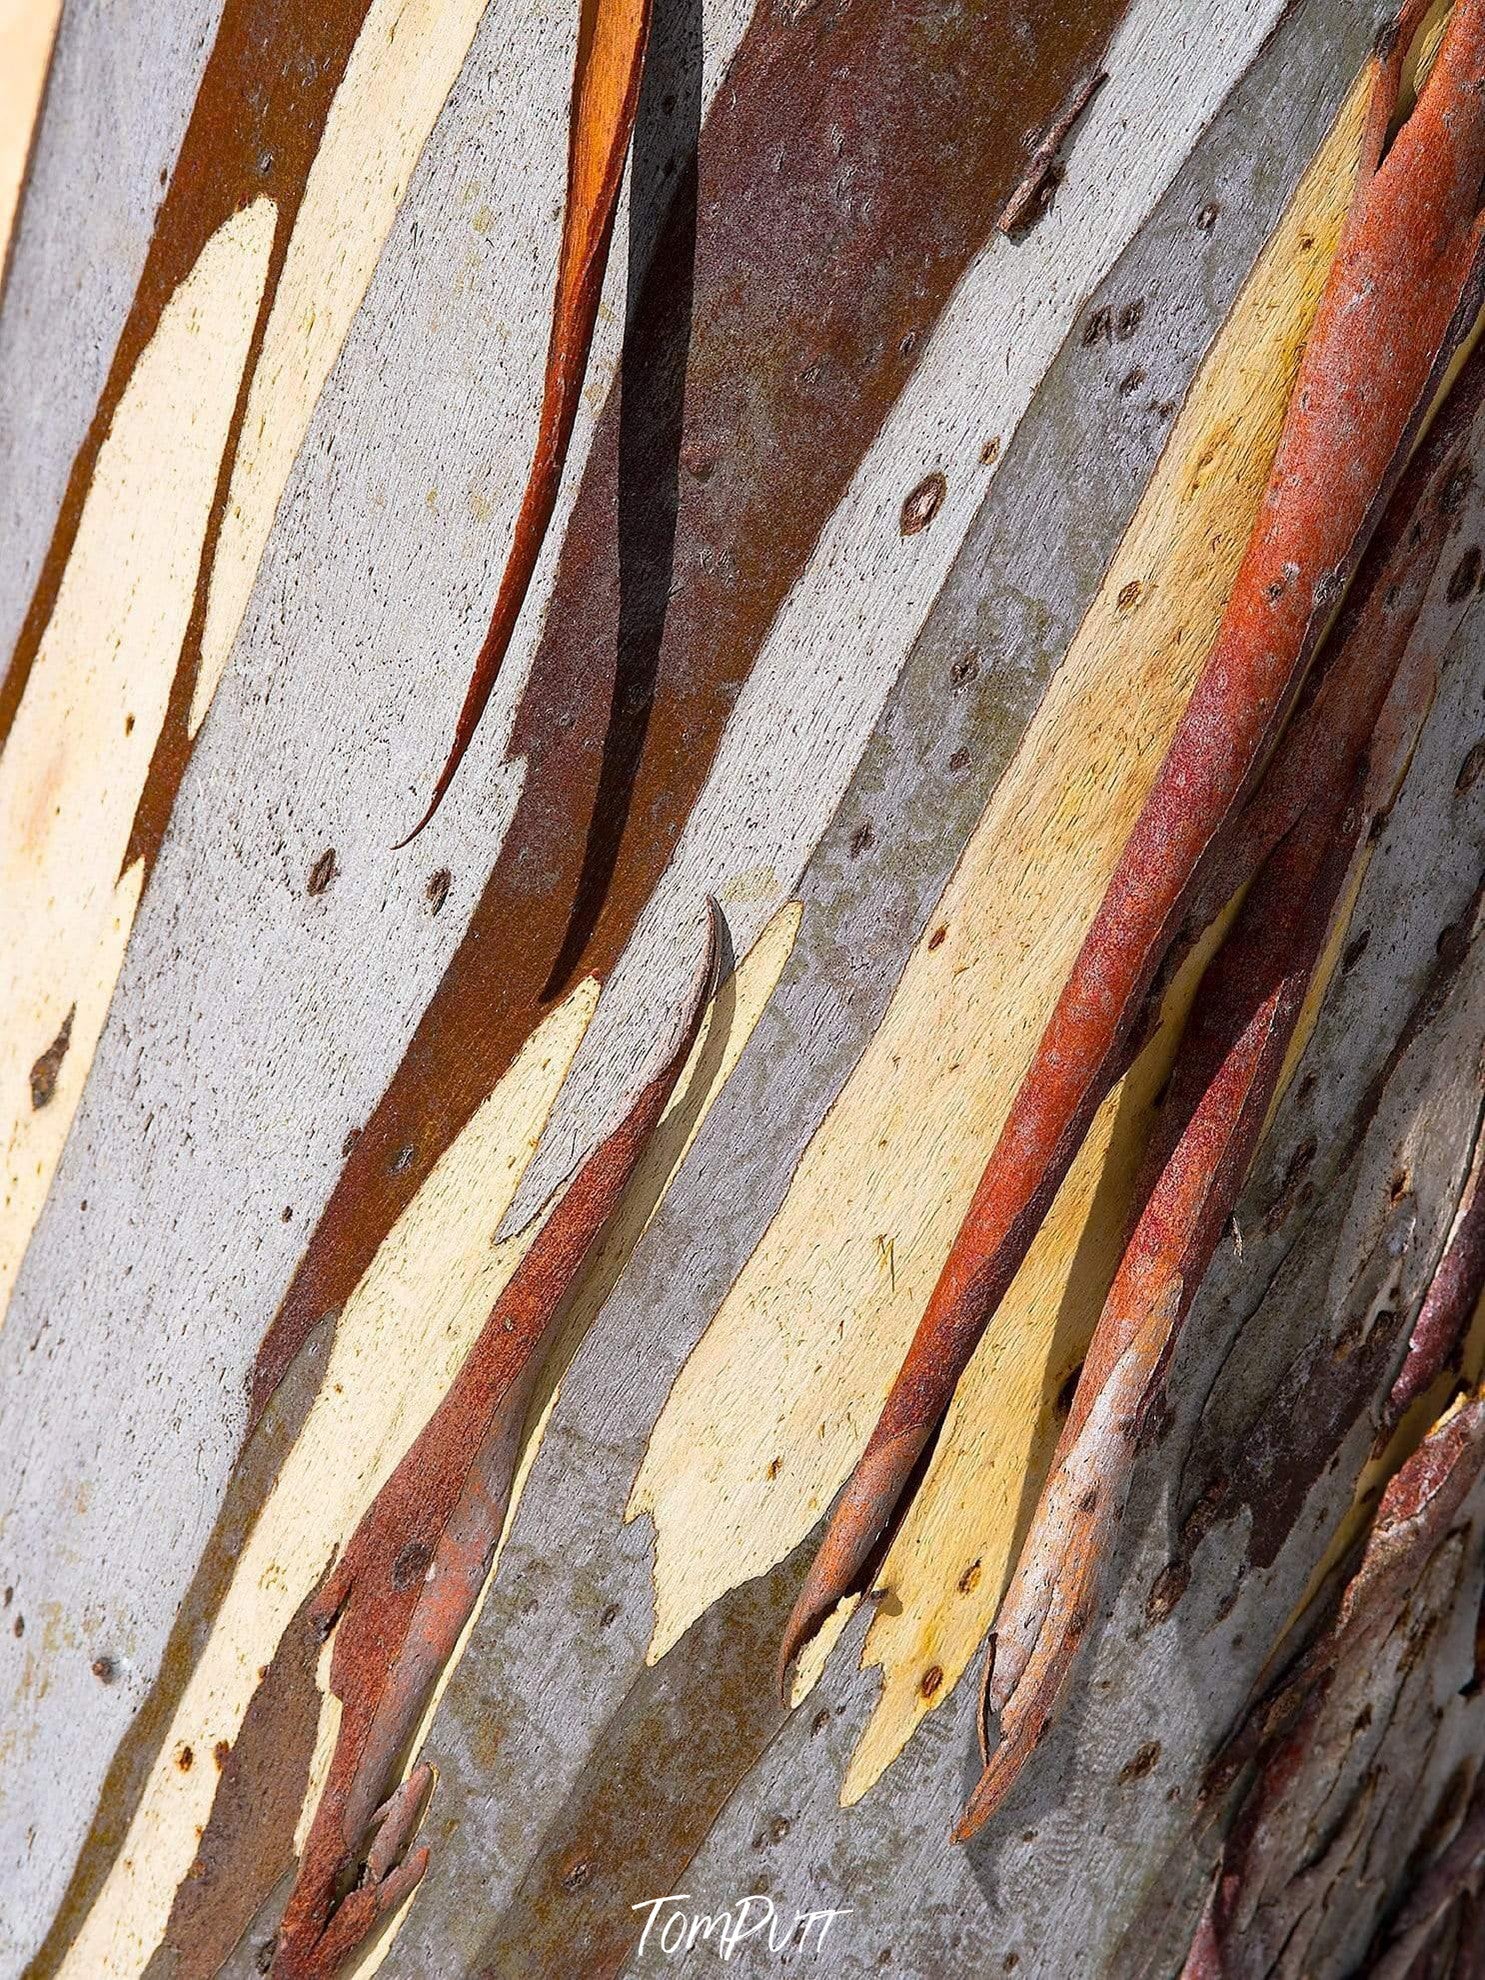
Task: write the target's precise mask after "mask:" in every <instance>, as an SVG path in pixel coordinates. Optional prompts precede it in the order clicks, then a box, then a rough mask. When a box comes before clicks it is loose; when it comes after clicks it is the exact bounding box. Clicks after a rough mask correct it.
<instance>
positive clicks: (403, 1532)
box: [273, 901, 721, 1980]
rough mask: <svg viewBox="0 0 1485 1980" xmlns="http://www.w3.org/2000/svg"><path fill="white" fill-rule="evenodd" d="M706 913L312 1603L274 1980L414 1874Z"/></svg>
mask: <svg viewBox="0 0 1485 1980" xmlns="http://www.w3.org/2000/svg"><path fill="white" fill-rule="evenodd" d="M707 911H708V929H707V942H706V952H705V955H704V957H703V959H702V963H701V967H700V969H699V970H698V972H697V975H696V978H695V980H694V982H693V984H692V987H691V990H690V993H689V995H688V997H687V1001H686V1006H685V1010H684V1013H683V1016H682V1019H681V1021H680V1024H679V1025H678V1028H677V1031H676V1034H675V1036H674V1038H673V1039H672V1041H671V1042H670V1044H669V1045H668V1046H667V1047H666V1051H665V1056H664V1060H663V1063H662V1064H661V1066H660V1068H659V1070H658V1071H657V1072H655V1073H653V1074H652V1075H651V1076H650V1078H649V1080H648V1081H647V1082H646V1084H645V1086H644V1087H643V1088H642V1090H641V1092H640V1094H639V1097H638V1099H636V1100H635V1102H634V1104H633V1106H632V1107H631V1108H630V1110H629V1112H628V1114H627V1115H626V1116H625V1118H624V1119H623V1120H622V1121H621V1122H620V1124H619V1125H618V1127H616V1128H615V1129H614V1131H613V1133H612V1134H611V1135H609V1137H608V1138H607V1140H605V1141H603V1142H601V1143H600V1144H599V1145H598V1147H597V1148H596V1149H595V1150H594V1151H593V1153H592V1154H591V1155H590V1156H589V1157H588V1159H587V1161H586V1162H585V1163H584V1164H583V1166H582V1167H581V1168H580V1169H579V1170H578V1172H577V1174H576V1176H575V1177H574V1178H573V1180H572V1182H571V1183H570V1184H569V1185H568V1187H567V1190H566V1192H565V1194H564V1195H563V1196H562V1198H561V1199H560V1201H559V1202H558V1203H557V1205H556V1207H555V1209H553V1210H552V1211H551V1213H550V1214H549V1216H548V1217H547V1220H546V1223H545V1224H544V1226H543V1228H542V1230H541V1233H540V1235H539V1236H538V1237H537V1238H536V1240H535V1242H534V1243H533V1244H532V1246H531V1249H530V1250H529V1251H528V1252H527V1254H526V1256H525V1258H524V1259H523V1260H522V1261H521V1263H520V1265H519V1266H518V1267H517V1269H516V1271H515V1273H514V1274H513V1275H512V1277H511V1280H510V1283H509V1284H508V1285H507V1286H506V1288H505V1290H504V1292H503V1293H501V1295H500V1297H499V1299H498V1300H497V1301H496V1302H495V1305H494V1307H493V1308H492V1309H491V1312H490V1316H489V1318H488V1319H487V1320H486V1322H485V1324H484V1326H483V1327H482V1328H481V1330H480V1333H479V1335H478V1337H477V1339H476V1340H475V1343H474V1346H473V1347H472V1348H471V1349H470V1351H469V1354H468V1355H467V1356H466V1358H465V1361H464V1364H463V1366H462V1367H461V1368H460V1370H459V1373H458V1375H457V1376H456V1377H455V1379H454V1383H453V1386H452V1387H451V1388H450V1390H449V1392H448V1394H447V1396H445V1398H444V1400H443V1401H442V1402H441V1403H440V1404H439V1406H438V1408H437V1410H436V1411H435V1412H434V1414H433V1416H432V1417H431V1418H430V1419H429V1421H428V1423H427V1424H426V1425H425V1426H424V1428H423V1430H422V1431H421V1432H420V1434H419V1435H418V1437H417V1438H416V1439H415V1440H414V1442H413V1444H412V1446H411V1447H410V1448H409V1450H408V1451H407V1453H406V1455H405V1456H404V1457H403V1458H402V1460H401V1462H400V1463H399V1464H398V1466H397V1468H396V1470H395V1471H394V1472H393V1473H392V1475H391V1477H390V1478H389V1479H388V1480H387V1482H386V1484H385V1485H384V1486H383V1487H382V1489H381V1490H380V1492H378V1494H377V1496H376V1498H375V1499H374V1501H373V1502H372V1504H371V1506H370V1507H369V1509H368V1510H367V1512H366V1514H365V1516H364V1517H363V1518H362V1520H361V1523H360V1525H359V1526H358V1527H357V1528H356V1531H355V1532H354V1533H353V1534H352V1536H351V1539H350V1542H349V1543H348V1545H347V1547H346V1550H345V1552H344V1554H343V1555H342V1556H341V1558H340V1560H339V1562H338V1563H337V1565H336V1567H335V1568H334V1570H333V1571H332V1572H331V1573H330V1575H329V1576H328V1577H327V1578H326V1581H325V1584H324V1586H323V1587H322V1588H321V1590H320V1592H319V1594H318V1596H317V1597H316V1598H315V1600H314V1602H313V1604H312V1606H311V1609H310V1620H311V1622H312V1623H313V1624H314V1626H315V1627H316V1628H318V1629H319V1630H320V1631H321V1632H322V1633H323V1634H324V1635H326V1636H328V1635H329V1634H330V1633H331V1631H332V1630H333V1631H334V1632H335V1647H334V1652H333V1655H332V1660H331V1666H330V1683H331V1689H332V1690H333V1691H334V1693H335V1695H336V1696H337V1697H338V1698H339V1699H340V1700H341V1702H342V1706H343V1710H342V1713H341V1721H340V1728H339V1732H338V1734H337V1737H336V1743H335V1752H334V1754H333V1756H332V1759H331V1762H330V1772H329V1777H328V1779H327V1781H326V1784H325V1790H324V1793H323V1794H322V1796H321V1798H320V1804H319V1807H318V1808H317V1809H316V1811H315V1817H314V1821H313V1823H312V1825H311V1827H310V1832H309V1835H308V1837H307V1839H306V1841H305V1845H304V1851H303V1854H302V1855H301V1857H300V1860H299V1869H298V1872H297V1875H296V1877H295V1882H294V1888H293V1890H292V1892H291V1893H290V1896H289V1902H288V1905H287V1908H286V1909H285V1912H284V1922H283V1928H282V1930H281V1932H280V1934H279V1941H278V1950H277V1953H276V1956H275V1960H274V1966H273V1971H274V1973H275V1974H277V1975H279V1976H281V1980H327V1976H329V1975H330V1974H333V1973H335V1972H336V1971H337V1970H338V1969H339V1967H340V1966H341V1964H342V1963H343V1962H344V1960H345V1959H346V1958H347V1957H348V1955H349V1953H350V1952H352V1951H353V1950H354V1949H355V1948H356V1947H357V1946H359V1945H360V1944H361V1943H362V1942H363V1940H364V1938H365V1936H366V1934H367V1932H369V1931H370V1930H371V1929H372V1928H373V1927H374V1926H375V1925H376V1924H377V1922H378V1921H379V1920H380V1919H381V1918H383V1917H385V1916H386V1914H387V1913H388V1911H390V1910H391V1909H392V1908H393V1906H394V1905H395V1904H396V1903H399V1902H400V1901H401V1898H402V1897H404V1896H406V1894H407V1892H408V1891H409V1890H410V1889H411V1888H412V1886H413V1885H414V1884H416V1882H417V1880H418V1878H419V1877H420V1876H421V1875H422V1869H423V1866H424V1865H425V1864H426V1860H427V1851H426V1850H419V1851H416V1852H414V1853H413V1854H412V1855H404V1851H405V1849H406V1844H407V1842H408V1840H409V1839H410V1837H411V1835H412V1833H413V1830H414V1829H415V1827H416V1821H415V1817H416V1814H417V1811H418V1809H419V1808H420V1807H421V1804H422V1801H423V1799H424V1794H423V1790H424V1789H425V1788H426V1786H427V1784H428V1778H429V1776H428V1770H427V1769H426V1768H419V1769H417V1770H415V1771H414V1773H413V1774H412V1775H411V1776H410V1777H409V1779H408V1780H407V1781H406V1782H404V1783H403V1784H402V1785H401V1786H400V1787H398V1786H396V1785H395V1782H396V1776H397V1773H398V1770H399V1769H400V1767H401V1766H402V1764H403V1759H404V1755H405V1752H406V1748H407V1745H408V1742H409V1740H410V1739H411V1738H412V1736H413V1734H414V1732H415V1730H416V1728H417V1725H418V1722H419V1720H420V1718H421V1717H422V1714H423V1711H424V1708H425V1707H426V1705H427V1702H428V1699H429V1697H430V1696H431V1694H432V1690H433V1686H434V1684H435V1682H436V1680H437V1677H438V1674H439V1672H440V1671H441V1670H442V1669H443V1667H444V1665H445V1664H446V1663H447V1662H448V1659H449V1657H450V1656H451V1655H452V1654H453V1651H454V1648H455V1645H456V1644H457V1642H458V1640H459V1635H460V1632H461V1631H462V1629H463V1628H464V1625H465V1623H466V1622H467V1621H468V1619H469V1617H470V1614H471V1613H472V1611H473V1609H474V1605H475V1602H476V1601H477V1599H478V1597H479V1592H480V1589H481V1588H482V1587H483V1586H484V1582H485V1577H486V1574H487V1573H488V1571H489V1565H490V1560H491V1557H492V1555H493V1553H494V1550H495V1546H496V1543H497V1542H498V1540H499V1538H500V1533H501V1528H502V1526H503V1525H504V1521H505V1514H506V1509H507V1506H508V1504H509V1501H510V1488H511V1481H512V1478H513V1476H514V1473H515V1464H516V1456H517V1451H518V1446H519V1440H520V1435H521V1430H522V1426H523V1425H524V1423H525V1419H526V1411H527V1405H528V1403H529V1401H530V1398H531V1393H532V1390H533V1388H534V1386H535V1382H536V1378H537V1375H538V1373H539V1371H540V1368H541V1365H542V1361H543V1358H544V1351H545V1348H546V1345H547V1343H548V1341H549V1340H550V1338H551V1336H552V1333H553V1331H554V1330H555V1328H556V1327H557V1325H558V1324H559V1323H560V1320H561V1317H562V1314H563V1313H564V1311H565V1308H566V1300H567V1295H568V1294H569V1292H570V1291H571V1289H572V1287H573V1285H574V1283H575V1281H576V1280H577V1278H578V1276H579V1275H580V1273H581V1272H582V1270H583V1267H584V1265H585V1264H586V1262H587V1261H588V1259H589V1258H590V1257H591V1255H592V1253H593V1250H594V1247H595V1246H596V1245H597V1243H598V1242H599V1240H600V1238H601V1236H602V1233H603V1231H604V1229H605V1227H606V1226H607V1224H608V1221H609V1219H610V1217H611V1216H612V1214H613V1212H614V1210H615V1209H616V1208H617V1206H618V1204H619V1201H620V1199H621V1198H622V1196H623V1193H624V1190H625V1188H626V1186H627V1185H628V1182H629V1179H630V1177H631V1176H632V1175H633V1173H634V1168H635V1165H636V1163H637V1162H638V1161H639V1158H640V1156H641V1155H642V1153H643V1152H644V1149H645V1146H646V1144H647V1143H648V1141H649V1139H650V1136H651V1134H652V1133H653V1132H654V1129H655V1126H656V1124H657V1123H658V1121H659V1119H660V1116H661V1114H662V1113H663V1112H664V1109H665V1106H666V1103H667V1102H668V1100H669V1099H670V1096H671V1094H672V1092H673V1091H674V1089H675V1083H676V1080H677V1078H678V1077H679V1075H680V1071H681V1068H682V1066H683V1065H684V1064H685V1061H686V1058H687V1055H688V1054H689V1052H690V1050H691V1047H692V1046H693V1044H694V1043H695V1040H696V1035H697V1032H698V1030H699V1028H700V1024H701V1018H702V1013H703V1012H704V1010H705V1008H706V1004H707V1000H708V998H709V997H710V995H711V993H712V990H713V988H714V984H715V977H716V971H717V964H718V956H719V954H720V947H719V939H718V931H719V924H720V920H721V915H720V911H719V910H718V908H717V906H716V903H715V902H712V901H709V902H708V904H707ZM415 1784H417V1785H416V1786H415ZM348 1878H352V1879H357V1881H355V1882H354V1883H353V1885H352V1888H351V1889H350V1891H349V1893H348V1894H347V1895H345V1896H341V1895H340V1893H341V1892H342V1891H343V1890H345V1886H346V1880H347V1879H348ZM394 1892H395V1893H396V1895H395V1896H394V1895H393V1893H394Z"/></svg>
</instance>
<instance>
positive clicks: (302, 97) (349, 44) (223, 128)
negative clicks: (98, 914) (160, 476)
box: [0, 0, 371, 876]
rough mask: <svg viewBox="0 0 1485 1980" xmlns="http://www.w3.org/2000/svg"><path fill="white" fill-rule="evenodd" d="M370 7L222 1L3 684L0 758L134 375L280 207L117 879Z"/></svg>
mask: <svg viewBox="0 0 1485 1980" xmlns="http://www.w3.org/2000/svg"><path fill="white" fill-rule="evenodd" d="M370 5H371V0H323V4H316V5H314V6H307V5H305V4H303V0H227V4H226V6H225V7H224V8H223V11H222V18H221V22H220V25H219V26H218V28H217V34H216V40H215V42H214V43H213V45H212V51H211V56H210V58H209V60H208V61H207V64H206V70H205V73H204V74H203V76H202V79H201V87H200V90H199V91H198V93H197V97H196V104H195V108H194V109H193V111H192V113H191V121H190V123H189V125H188V126H187V128H186V134H185V137H184V139H183V140H182V142H181V148H180V155H179V156H178V158H177V159H176V162H175V169H174V171H173V172H172V173H171V177H170V184H169V187H168V189H167V190H166V192H165V195H164V198H163V200H162V202H161V205H160V211H159V216H158V218H157V219H156V221H155V231H154V234H153V237H152V238H151V241H150V246H149V252H148V254H147V255H146V257H145V263H144V269H143V271H142V273H141V275H140V278H139V286H138V288H137V290H136V291H135V295H134V301H133V304H132V305H131V307H130V310H129V314H128V317H127V318H126V319H125V323H124V327H123V330H122V332H121V333H120V336H119V341H118V345H117V347H116V349H115V351H114V354H113V361H112V363H111V364H110V365H109V368H108V376H107V378H106V380H105V382H104V386H103V390H102V392H101V393H100V394H99V398H98V407H97V410H96V412H95V413H94V415H93V419H92V423H91V424H90V426H89V427H88V431H87V434H86V437H85V438H84V440H83V443H82V446H81V447H80V448H79V449H78V453H77V458H76V460H75V461H74V462H73V464H72V471H71V473H70V474H69V476H68V479H67V488H66V492H65V494H64V496H63V498H62V506H61V510H60V512H59V514H58V517H57V522H56V526H55V528H54V529H53V532H52V538H51V542H50V544H49V545H48V547H47V553H46V557H45V559H44V561H43V563H42V566H41V571H40V575H39V576H38V578H37V581H36V589H35V592H34V594H33V596H32V599H31V603H30V606H29V608H28V610H27V613H26V617H25V621H24V623H23V625H22V627H21V632H20V636H19V638H18V639H17V641H16V648H15V652H14V654H13V656H12V658H11V663H10V666H9V669H8V670H7V672H6V675H5V678H4V681H3V682H0V748H3V747H4V744H5V741H6V739H7V737H8V736H9V734H10V729H11V725H12V723H13V722H14V720H15V715H16V710H17V709H18V708H19V706H20V702H21V696H22V695H23V694H24V693H25V690H26V682H27V680H28V679H29V678H30V673H31V668H32V666H33V665H34V663H35V660H36V655H37V653H38V651H39V649H40V646H41V641H42V637H43V635H44V634H45V632H46V628H47V626H48V624H49V623H50V620H51V617H52V612H53V610H54V608H55V606H56V602H57V593H58V591H59V589H60V587H61V583H62V577H63V574H64V572H65V571H66V568H67V561H68V558H69V557H70V556H71V554H72V546H73V544H74V542H75V540H76V537H77V531H78V525H79V523H80V522H81V520H82V513H83V504H84V502H85V501H86V499H87V494H88V488H89V486H90V484H91V482H92V478H93V470H94V467H95V465H96V463H97V459H98V452H99V449H100V448H101V447H102V445H103V442H104V440H105V438H106V437H107V435H108V430H109V427H110V426H111V424H112V422H113V417H114V413H115V412H116V411H117V409H118V405H119V401H120V400H121V399H122V397H123V395H124V392H125V390H126V389H127V387H128V384H129V380H130V378H131V377H132V376H133V373H134V367H135V365H136V364H137V363H138V361H139V358H140V356H141V354H142V353H143V352H144V350H145V349H146V347H147V346H148V344H149V342H150V339H151V338H152V337H153V336H154V334H155V331H156V329H157V328H158V327H159V322H160V316H161V312H162V311H163V310H164V308H165V306H166V304H167V303H168V302H169V301H170V298H171V297H172V295H174V293H175V291H176V289H177V288H178V287H179V286H180V284H181V283H182V282H183V281H184V280H185V279H186V277H187V276H188V275H189V274H190V272H191V270H192V269H193V268H194V267H195V265H196V262H197V260H198V258H199V256H200V254H201V252H202V250H203V248H204V247H205V246H206V244H207V242H208V241H209V240H210V239H211V238H212V236H213V235H214V234H215V233H216V232H217V230H218V228H219V227H221V226H222V225H223V224H224V222H226V221H227V220H228V219H230V218H231V216H232V215H233V214H234V213H236V212H238V211H239V210H240V209H242V208H243V207H245V206H248V205H250V204H251V203H252V202H253V201H254V200H256V199H259V198H262V197H263V196H265V195H266V196H267V197H268V198H269V199H271V200H272V201H273V203H274V206H275V209H276V212H275V219H274V232H273V248H272V252H271V255H270V257H269V263H268V277H267V280H266V282H265V283H264V285H263V296H262V301H261V303H260V304H259V308H258V317H257V322H256V324H255V325H254V329H253V335H252V341H251V343H250V345H249V348H248V357H247V362H246V364H245V365H244V366H243V375H242V384H241V387H240V389H239V391H238V395H237V405H236V410H235V411H234V413H233V416H232V423H231V426H230V428H229V431H228V437H227V444H226V447H225V449H224V451H223V456H222V466H221V472H220V474H219V476H218V480H217V492H216V499H215V501H214V502H213V504H212V510H211V516H210V519H209V520H208V523H207V527H206V534H205V540H204V542H203V545H202V551H201V563H200V568H199V571H198V574H197V580H196V598H195V603H194V604H193V606H192V609H191V617H190V623H189V626H188V628H187V632H186V638H185V642H184V645H183V646H182V648H181V653H180V657H179V660H178V661H177V663H176V669H175V677H174V681H173V683H172V686H171V691H170V704H169V707H168V709H167V712H166V716H165V723H164V727H163V728H162V730H161V734H160V739H159V742H158V743H157V744H156V746H155V753H154V756H153V759H152V760H151V764H150V770H149V776H148V778H147V780H146V782H145V787H144V792H143V795H142V796H141V798H140V801H139V806H138V809H137V812H136V814H135V820H134V830H133V832H132V834H131V837H130V843H129V849H128V852H127V854H126V855H125V858H124V866H125V867H129V866H132V865H133V863H134V862H135V860H137V859H142V860H143V861H144V862H145V869H146V876H147V875H148V873H149V871H150V870H151V869H152V868H153V866H154V862H155V859H156V857H157V856H158V854H159V850H160V846H161V844H162V842H163V840H164V837H165V828H166V826H167V825H168V824H169V822H170V812H171V807H172V806H173V805H174V803H175V796H176V792H177V791H178V790H179V788H180V781H181V778H182V777H183V776H184V774H185V769H186V764H187V763H188V762H189V760H190V755H191V748H192V744H193V740H194V739H193V737H192V734H191V730H190V727H189V721H188V717H189V714H190V707H191V691H192V688H193V686H194V684H195V679H196V672H197V667H198V664H199V660H200V654H201V634H202V628H203V626H204V625H205V621H206V595H207V584H208V580H209V577H210V573H211V566H212V561H213V559H214V557H215V555H216V546H217V541H218V538H219V537H220V534H221V528H222V517H223V513H224V511H225V509H226V504H227V490H228V486H229V483H230V481H231V475H232V463H233V460H234V458H235V456H236V453H237V447H238V441H239V438H240V436H241V432H242V422H243V417H244V415H245V413H246V410H247V401H248V393H249V390H250V388H251V385H252V378H253V372H254V370H255V368H256V366H257V362H258V357H259V353H260V352H261V350H262V348H263V336H264V332H265V330H266V328H267V325H268V318H269V314H270V312H271V311H272V308H273V302H274V297H275V295H276V294H277V291H278V284H279V277H280V276H281V274H282V273H283V266H284V258H285V256H286V255H287V254H288V251H289V238H290V236H291V234H292V233H293V231H294V222H295V219H296V218H297V216H298V213H299V208H300V205H301V203H302V201H303V199H304V191H305V185H306V183H307V181H308V178H309V171H310V167H311V165H313V163H314V160H315V154H316V152H317V151H318V150H319V146H320V140H321V138H322V136H323V135H324V130H325V120H326V118H327V117H328V116H329V114H330V106H331V104H332V103H333V101H334V99H335V93H336V91H337V90H338V89H339V87H340V84H341V81H342V79H343V77H344V75H345V70H346V64H347V63H348V62H349V61H350V58H351V52H352V50H353V49H354V47H355V45H356V38H357V36H358V35H359V34H360V32H361V28H362V25H363V23H364V21H365V19H366V15H367V12H368V10H369V8H370Z"/></svg>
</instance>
